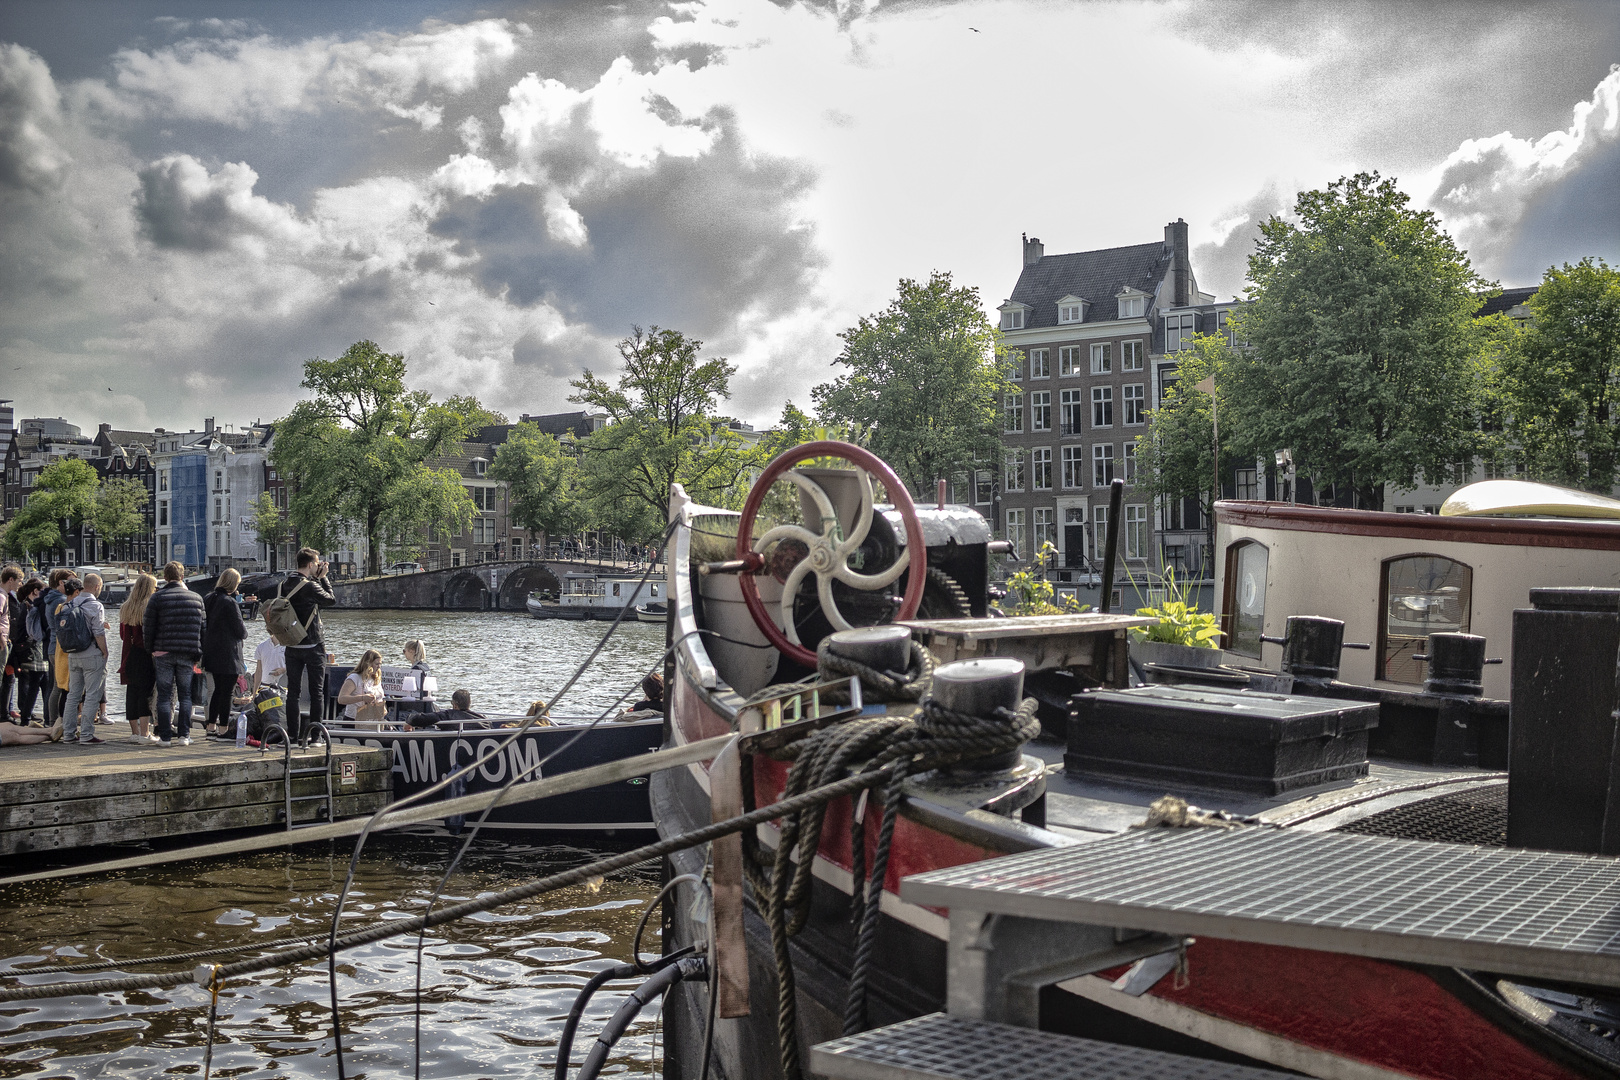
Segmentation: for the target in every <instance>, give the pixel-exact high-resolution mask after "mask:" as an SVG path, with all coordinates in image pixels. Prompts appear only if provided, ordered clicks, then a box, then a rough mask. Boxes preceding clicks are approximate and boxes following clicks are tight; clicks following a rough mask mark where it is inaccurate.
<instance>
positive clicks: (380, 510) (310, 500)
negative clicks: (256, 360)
mask: <svg viewBox="0 0 1620 1080" xmlns="http://www.w3.org/2000/svg"><path fill="white" fill-rule="evenodd" d="M302 385H303V386H304V387H305V388H306V389H309V390H312V391H314V395H315V396H314V397H313V399H309V400H305V401H300V402H299V403H298V404H297V405H295V406H294V407H293V411H292V413H291V414H290V415H289V416H288V417H286V418H285V419H284V420H281V421H278V422H277V425H276V440H275V446H274V448H273V449H272V450H271V455H270V457H271V463H272V464H273V465H275V466H276V468H277V469H279V470H280V471H281V473H282V475H283V476H285V477H287V478H288V479H289V481H290V485H291V489H292V495H291V497H290V499H289V505H288V516H289V517H290V518H291V520H292V523H293V525H294V526H296V527H297V529H298V532H299V536H300V537H301V539H302V540H303V542H304V543H306V544H312V545H314V546H317V547H323V548H324V547H330V546H331V545H332V542H333V541H334V540H336V539H337V538H338V535H339V534H340V532H341V530H342V529H343V527H344V525H345V524H352V525H353V526H355V527H356V528H358V529H359V530H361V531H362V532H363V533H364V534H365V537H366V569H367V572H368V573H370V574H375V573H377V572H378V570H379V568H380V566H381V554H382V550H383V546H384V544H385V542H386V540H387V539H388V538H389V537H399V536H401V535H407V534H409V535H415V534H416V533H418V532H420V531H421V530H422V529H428V530H430V531H437V532H438V533H440V534H441V535H443V536H445V537H450V536H455V535H458V534H460V533H462V532H464V531H465V530H466V529H467V528H468V527H469V526H470V525H471V523H472V517H473V513H474V508H473V504H472V500H471V499H470V498H468V496H467V493H466V491H465V490H464V489H463V488H462V486H461V481H460V478H459V477H458V476H457V474H456V473H455V472H454V471H453V470H449V469H435V468H433V467H432V466H431V465H429V464H428V462H429V461H431V460H432V459H434V458H436V457H439V456H441V455H444V454H446V453H449V452H452V451H453V449H454V448H455V446H456V444H457V443H458V442H459V441H460V440H461V439H462V438H463V437H465V435H466V434H467V433H468V432H469V430H471V429H472V428H473V427H474V426H475V425H477V424H480V423H486V422H488V420H487V419H486V418H488V417H490V416H492V414H490V413H487V412H485V411H484V410H483V408H482V407H481V406H479V405H478V403H477V400H476V399H473V398H452V399H451V400H450V401H449V402H446V403H444V404H435V403H434V402H433V400H432V399H431V398H430V397H429V396H428V395H427V394H426V393H425V392H423V391H420V390H407V389H406V387H405V358H404V357H403V356H400V355H397V354H392V353H385V352H383V351H382V349H380V348H378V347H377V345H376V344H375V343H373V342H370V341H358V342H355V343H354V344H353V345H351V346H350V347H349V349H348V350H347V351H346V352H345V353H344V354H343V355H342V356H341V357H339V358H338V359H336V360H322V359H320V358H318V357H317V358H316V359H313V360H309V361H307V362H306V363H305V364H304V381H303V384H302Z"/></svg>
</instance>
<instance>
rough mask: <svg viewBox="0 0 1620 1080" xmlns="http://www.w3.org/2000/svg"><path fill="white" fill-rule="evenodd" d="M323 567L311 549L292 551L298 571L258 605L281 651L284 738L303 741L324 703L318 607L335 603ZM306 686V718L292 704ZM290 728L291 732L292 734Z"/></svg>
mask: <svg viewBox="0 0 1620 1080" xmlns="http://www.w3.org/2000/svg"><path fill="white" fill-rule="evenodd" d="M326 571H327V565H326V563H325V562H323V561H322V560H321V553H320V552H319V551H316V550H315V549H314V548H308V547H307V548H302V549H300V550H299V552H298V569H297V570H296V571H294V572H293V573H291V574H288V575H287V579H286V580H285V581H283V582H282V583H281V584H280V585H278V586H276V595H275V596H274V597H272V598H271V600H270V602H269V603H268V604H266V605H265V606H264V625H265V629H266V630H268V631H269V632H270V636H271V637H272V638H274V639H275V641H276V644H278V645H281V646H284V647H285V648H286V650H287V719H288V721H289V729H288V734H289V736H292V737H295V738H296V739H297V740H298V742H300V743H303V742H306V741H307V740H308V738H309V729H310V727H311V725H313V724H315V723H316V722H317V721H318V720H320V718H321V709H322V708H323V707H324V705H325V704H326V641H325V639H324V638H322V636H321V608H323V607H331V606H332V605H333V604H335V603H337V597H336V596H333V595H332V587H331V586H330V585H329V584H327V581H326ZM300 680H303V681H304V682H305V683H306V684H307V685H308V688H309V719H308V720H305V719H304V718H303V711H302V710H301V709H300V708H299V704H298V691H299V682H300ZM294 729H296V730H294Z"/></svg>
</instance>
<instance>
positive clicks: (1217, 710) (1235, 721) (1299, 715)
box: [1063, 686, 1378, 795]
mask: <svg viewBox="0 0 1620 1080" xmlns="http://www.w3.org/2000/svg"><path fill="white" fill-rule="evenodd" d="M1377 726H1378V706H1377V705H1376V704H1373V703H1371V702H1354V701H1339V700H1333V699H1327V698H1305V697H1285V696H1283V695H1281V694H1261V693H1254V692H1252V691H1248V690H1245V691H1241V692H1236V693H1234V692H1226V691H1221V690H1202V689H1200V690H1193V689H1187V688H1184V687H1175V686H1142V687H1137V688H1135V689H1131V690H1094V691H1090V692H1088V693H1084V694H1076V695H1075V696H1074V697H1072V698H1070V699H1069V746H1068V752H1067V753H1065V754H1064V755H1063V765H1064V768H1065V769H1066V770H1067V771H1069V772H1071V773H1078V774H1082V775H1087V776H1099V777H1108V778H1112V779H1121V780H1135V781H1143V782H1152V783H1155V784H1164V785H1166V786H1172V787H1173V786H1176V785H1181V786H1185V787H1197V788H1206V789H1215V790H1220V791H1235V792H1244V793H1248V794H1258V795H1278V794H1281V793H1282V792H1285V791H1295V790H1298V789H1299V788H1304V787H1310V786H1312V785H1314V784H1325V783H1329V782H1331V781H1335V780H1350V779H1354V778H1356V777H1358V776H1366V775H1367V731H1368V729H1369V728H1373V727H1377Z"/></svg>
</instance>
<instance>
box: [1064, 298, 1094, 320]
mask: <svg viewBox="0 0 1620 1080" xmlns="http://www.w3.org/2000/svg"><path fill="white" fill-rule="evenodd" d="M1086 306H1087V303H1086V300H1085V298H1084V297H1079V296H1065V297H1063V299H1061V300H1059V301H1058V322H1059V323H1077V322H1084V321H1085V319H1086Z"/></svg>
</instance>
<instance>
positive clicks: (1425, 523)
mask: <svg viewBox="0 0 1620 1080" xmlns="http://www.w3.org/2000/svg"><path fill="white" fill-rule="evenodd" d="M1215 521H1216V523H1217V524H1219V525H1246V526H1249V527H1250V528H1257V529H1279V530H1282V531H1285V532H1314V533H1336V534H1338V535H1341V536H1389V537H1403V538H1405V539H1409V540H1430V541H1451V542H1454V543H1460V544H1508V545H1513V546H1517V547H1545V548H1583V549H1587V550H1593V551H1620V522H1611V521H1585V520H1578V519H1570V518H1492V517H1439V516H1437V515H1434V514H1386V513H1383V512H1381V511H1377V510H1341V509H1338V508H1335V507H1328V506H1296V505H1294V504H1292V503H1275V502H1235V501H1225V500H1223V501H1221V502H1218V503H1216V504H1215Z"/></svg>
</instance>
